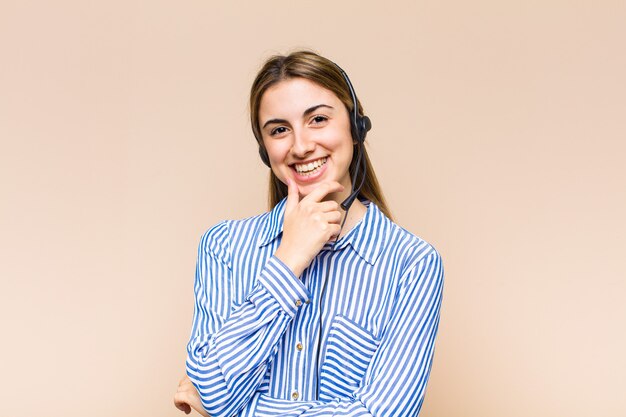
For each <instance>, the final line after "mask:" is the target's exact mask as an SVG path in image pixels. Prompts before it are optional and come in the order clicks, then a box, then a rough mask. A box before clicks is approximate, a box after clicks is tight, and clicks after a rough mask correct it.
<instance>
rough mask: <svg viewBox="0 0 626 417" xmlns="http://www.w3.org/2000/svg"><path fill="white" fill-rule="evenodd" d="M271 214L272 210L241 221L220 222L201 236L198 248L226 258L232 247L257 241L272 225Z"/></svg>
mask: <svg viewBox="0 0 626 417" xmlns="http://www.w3.org/2000/svg"><path fill="white" fill-rule="evenodd" d="M273 214H274V210H271V211H266V212H264V213H260V214H256V215H254V216H250V217H245V218H242V219H228V220H222V221H220V222H218V223H216V224H214V225H213V226H211V227H209V228H208V229H207V230H206V231H205V232H204V233H203V234H202V237H201V239H200V247H201V248H202V249H204V250H205V251H208V250H211V251H213V252H214V253H215V252H218V254H219V252H221V253H222V254H223V255H225V256H228V254H229V253H230V252H231V247H232V246H233V245H236V244H241V243H242V242H243V243H250V242H256V241H258V240H259V239H260V238H261V235H262V234H263V232H264V230H266V229H267V227H268V226H269V225H270V224H272V222H273V218H272V216H273Z"/></svg>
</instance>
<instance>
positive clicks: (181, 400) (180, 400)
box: [174, 392, 191, 414]
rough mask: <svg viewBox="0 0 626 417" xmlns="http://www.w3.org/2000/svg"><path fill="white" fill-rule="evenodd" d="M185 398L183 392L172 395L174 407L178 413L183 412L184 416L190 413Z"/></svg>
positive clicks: (189, 407)
mask: <svg viewBox="0 0 626 417" xmlns="http://www.w3.org/2000/svg"><path fill="white" fill-rule="evenodd" d="M186 398H187V396H186V395H185V393H184V392H177V393H176V394H174V405H175V406H176V408H178V409H179V410H180V411H184V412H185V414H189V413H191V406H190V405H189V404H188V403H187V399H186Z"/></svg>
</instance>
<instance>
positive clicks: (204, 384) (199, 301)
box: [186, 222, 309, 416]
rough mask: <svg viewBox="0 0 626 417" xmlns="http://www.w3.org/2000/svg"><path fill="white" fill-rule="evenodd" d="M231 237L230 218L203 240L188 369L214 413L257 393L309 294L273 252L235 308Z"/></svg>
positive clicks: (236, 406)
mask: <svg viewBox="0 0 626 417" xmlns="http://www.w3.org/2000/svg"><path fill="white" fill-rule="evenodd" d="M228 242H229V238H228V225H227V223H225V222H224V223H220V224H218V225H216V226H215V227H213V228H211V229H210V230H209V231H207V233H205V235H204V236H203V238H202V240H201V242H200V247H199V250H198V263H197V268H196V279H195V284H194V293H195V310H194V318H193V326H192V336H191V339H190V341H189V343H188V345H187V361H186V365H187V375H188V376H189V379H190V380H191V382H192V383H193V385H194V386H195V387H196V389H197V390H198V392H199V394H200V397H201V399H202V405H203V407H204V408H205V409H206V411H208V413H209V414H210V415H212V416H222V415H225V416H232V415H233V414H235V413H236V412H237V411H238V410H240V409H241V408H242V407H244V406H245V404H246V403H247V402H248V401H249V400H250V398H252V395H253V394H254V392H255V391H256V389H257V387H258V386H259V384H260V383H261V381H262V379H263V376H264V374H265V372H266V370H267V365H268V363H269V362H270V361H271V359H272V357H273V356H274V354H275V353H276V349H277V345H278V343H279V341H280V339H281V337H282V335H283V333H284V332H285V330H286V328H287V326H288V324H289V323H290V322H291V320H292V319H293V317H294V316H295V314H296V311H297V309H298V308H299V305H300V304H303V303H304V302H305V301H306V300H308V299H309V294H308V291H307V290H306V288H305V287H304V286H303V285H302V283H301V282H300V280H298V279H297V277H295V276H294V275H293V273H291V271H290V270H289V269H288V268H287V267H286V266H285V265H284V264H283V263H282V262H281V261H280V260H278V259H277V258H275V257H271V258H270V259H269V260H268V262H267V263H266V265H265V266H264V268H263V269H262V271H261V273H260V276H259V277H258V278H257V284H256V286H255V287H254V289H253V290H252V291H251V292H250V294H248V296H247V299H246V301H245V302H244V303H243V304H242V305H241V306H240V307H239V308H238V309H236V310H234V311H232V312H231V311H230V309H231V305H232V295H231V291H230V284H231V282H232V270H231V267H230V264H231V255H230V253H229V252H230V248H229V245H228ZM297 301H300V302H299V303H298V302H297Z"/></svg>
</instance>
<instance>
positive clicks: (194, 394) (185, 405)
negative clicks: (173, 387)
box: [174, 375, 210, 417]
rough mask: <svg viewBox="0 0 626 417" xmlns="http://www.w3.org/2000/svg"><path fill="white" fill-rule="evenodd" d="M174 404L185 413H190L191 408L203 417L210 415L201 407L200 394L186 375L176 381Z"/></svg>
mask: <svg viewBox="0 0 626 417" xmlns="http://www.w3.org/2000/svg"><path fill="white" fill-rule="evenodd" d="M174 405H175V406H176V408H178V409H179V410H181V411H184V412H185V414H189V413H191V409H192V408H193V409H194V410H196V411H197V412H198V413H200V414H201V415H203V416H204V417H210V416H209V413H207V412H206V410H205V409H204V407H202V402H201V401H200V395H199V394H198V391H197V390H196V387H194V386H193V384H192V383H191V381H190V380H189V377H188V376H187V375H185V377H184V378H183V379H181V380H180V382H179V383H178V390H177V391H176V394H174Z"/></svg>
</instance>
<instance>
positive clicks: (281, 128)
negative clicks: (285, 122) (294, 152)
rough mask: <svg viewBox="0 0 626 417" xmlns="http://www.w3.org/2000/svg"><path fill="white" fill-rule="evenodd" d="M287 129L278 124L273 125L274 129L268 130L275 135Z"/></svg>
mask: <svg viewBox="0 0 626 417" xmlns="http://www.w3.org/2000/svg"><path fill="white" fill-rule="evenodd" d="M286 131H287V128H286V127H284V126H278V127H275V128H274V129H272V130H271V131H270V135H272V136H275V135H280V134H281V133H285V132H286Z"/></svg>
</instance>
